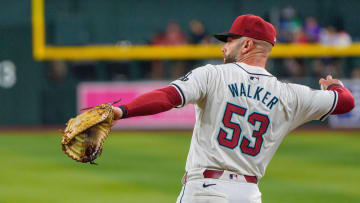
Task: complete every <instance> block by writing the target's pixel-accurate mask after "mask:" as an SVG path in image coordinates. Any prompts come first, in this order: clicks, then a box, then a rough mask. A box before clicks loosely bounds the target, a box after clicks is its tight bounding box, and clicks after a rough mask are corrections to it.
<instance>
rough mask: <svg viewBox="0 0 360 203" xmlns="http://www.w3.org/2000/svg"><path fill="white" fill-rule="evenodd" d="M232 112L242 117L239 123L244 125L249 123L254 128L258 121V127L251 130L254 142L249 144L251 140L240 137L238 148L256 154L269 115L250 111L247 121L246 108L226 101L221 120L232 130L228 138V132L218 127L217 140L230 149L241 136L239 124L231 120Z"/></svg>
mask: <svg viewBox="0 0 360 203" xmlns="http://www.w3.org/2000/svg"><path fill="white" fill-rule="evenodd" d="M233 114H237V115H239V116H241V117H243V118H244V122H240V123H243V124H246V125H248V124H250V125H252V126H253V127H254V128H255V127H256V123H257V122H259V123H260V125H259V127H258V129H257V130H256V129H254V130H253V132H252V137H254V138H255V144H253V145H252V146H251V145H250V143H251V140H249V139H248V138H246V137H245V136H243V137H242V139H241V142H240V150H241V152H242V153H244V154H247V155H250V156H256V155H258V154H259V153H260V150H261V147H262V144H263V141H264V138H263V135H264V134H265V133H266V131H267V129H268V127H269V124H270V120H269V117H268V116H267V115H264V114H260V113H257V112H252V113H250V114H249V116H248V117H247V121H245V119H246V114H247V109H246V108H244V107H241V106H237V105H235V104H231V103H227V105H226V109H225V113H224V117H223V120H222V122H223V124H224V126H225V127H227V128H229V129H231V130H232V136H231V138H228V133H227V132H226V131H225V130H224V129H223V128H220V131H219V134H218V137H217V140H218V142H219V144H220V145H221V146H224V147H227V148H230V149H234V148H235V147H237V146H238V144H239V141H240V138H241V126H240V124H239V123H235V122H232V121H231V118H232V116H233Z"/></svg>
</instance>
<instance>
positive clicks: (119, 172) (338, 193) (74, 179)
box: [0, 131, 360, 203]
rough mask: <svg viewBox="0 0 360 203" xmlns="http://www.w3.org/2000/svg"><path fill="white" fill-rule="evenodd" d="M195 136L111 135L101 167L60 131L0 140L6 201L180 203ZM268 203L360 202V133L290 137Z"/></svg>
mask: <svg viewBox="0 0 360 203" xmlns="http://www.w3.org/2000/svg"><path fill="white" fill-rule="evenodd" d="M190 139H191V132H112V133H111V135H110V137H109V138H108V139H107V140H106V142H105V144H104V150H103V154H102V156H101V157H100V158H98V159H97V160H96V162H97V163H98V164H99V165H90V164H82V163H76V162H75V161H73V160H71V159H70V158H68V157H66V156H65V155H64V153H63V152H62V151H61V149H60V134H59V133H57V132H31V133H29V132H11V133H5V132H3V133H0V161H1V162H0V166H1V168H0V202H1V203H3V202H6V203H7V202H51V203H55V202H130V203H138V202H139V203H140V202H141V203H152V202H154V203H155V202H156V203H168V202H175V201H176V198H177V195H178V194H179V192H180V190H181V183H180V179H181V177H182V175H183V173H184V165H185V160H186V156H187V152H188V148H189V144H190ZM259 185H260V190H261V192H262V199H263V202H264V203H281V202H284V203H297V202H307V203H311V202H314V203H315V202H316V203H319V202H326V203H332V202H333V203H342V202H351V203H353V202H360V131H358V132H356V131H353V132H339V131H336V132H330V131H323V132H311V131H306V132H305V131H304V132H295V133H292V134H291V135H289V136H287V137H286V138H285V139H284V141H283V143H282V144H281V146H280V148H279V150H278V152H277V153H276V154H275V157H274V158H273V160H272V161H271V162H270V165H269V167H268V169H267V172H266V175H265V177H264V178H263V179H262V180H261V181H260V183H259Z"/></svg>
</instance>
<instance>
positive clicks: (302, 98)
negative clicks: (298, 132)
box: [289, 84, 338, 128]
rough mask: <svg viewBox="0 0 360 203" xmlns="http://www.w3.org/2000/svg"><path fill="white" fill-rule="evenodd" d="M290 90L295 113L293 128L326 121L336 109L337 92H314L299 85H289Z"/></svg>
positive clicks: (292, 107)
mask: <svg viewBox="0 0 360 203" xmlns="http://www.w3.org/2000/svg"><path fill="white" fill-rule="evenodd" d="M289 88H290V92H291V93H290V94H289V96H290V99H289V100H290V101H291V102H290V104H289V105H290V108H291V109H293V112H294V114H293V124H294V126H293V128H296V127H297V126H299V125H301V124H303V123H306V122H308V121H312V120H320V121H324V120H325V119H326V118H327V117H328V116H329V115H330V114H331V113H332V112H333V111H334V109H335V107H336V104H337V101H338V94H337V92H336V91H328V90H314V89H311V88H310V87H307V86H304V85H297V84H289Z"/></svg>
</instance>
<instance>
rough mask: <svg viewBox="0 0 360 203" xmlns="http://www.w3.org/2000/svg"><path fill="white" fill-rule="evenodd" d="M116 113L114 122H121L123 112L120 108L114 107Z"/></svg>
mask: <svg viewBox="0 0 360 203" xmlns="http://www.w3.org/2000/svg"><path fill="white" fill-rule="evenodd" d="M112 109H113V111H114V120H119V119H120V118H122V116H123V112H122V110H121V109H120V108H119V107H116V106H113V107H112Z"/></svg>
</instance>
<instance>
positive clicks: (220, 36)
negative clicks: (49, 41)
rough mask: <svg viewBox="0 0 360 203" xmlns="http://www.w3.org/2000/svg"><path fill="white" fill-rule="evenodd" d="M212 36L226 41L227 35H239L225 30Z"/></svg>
mask: <svg viewBox="0 0 360 203" xmlns="http://www.w3.org/2000/svg"><path fill="white" fill-rule="evenodd" d="M214 37H215V38H216V39H218V40H219V41H222V42H227V38H228V37H241V36H240V35H237V34H233V33H228V32H225V33H220V34H216V35H214Z"/></svg>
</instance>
